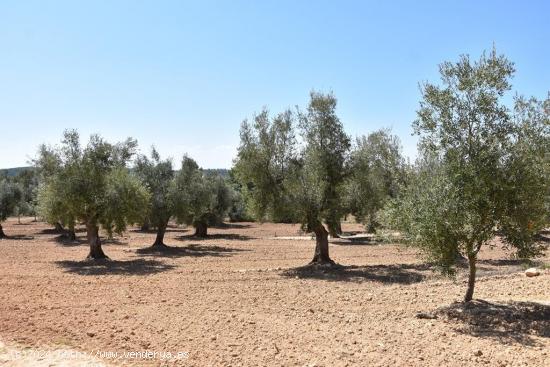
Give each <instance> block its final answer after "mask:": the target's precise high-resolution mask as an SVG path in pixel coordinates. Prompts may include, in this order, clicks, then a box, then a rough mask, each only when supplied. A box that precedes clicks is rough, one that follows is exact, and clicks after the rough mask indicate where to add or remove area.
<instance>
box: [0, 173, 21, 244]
mask: <svg viewBox="0 0 550 367" xmlns="http://www.w3.org/2000/svg"><path fill="white" fill-rule="evenodd" d="M21 197H22V192H21V189H20V188H19V187H18V186H17V185H16V184H14V183H12V182H10V181H9V180H8V179H7V178H3V179H1V180H0V239H3V238H6V237H7V236H6V234H5V233H4V229H3V228H2V222H3V221H5V220H6V219H7V218H8V217H9V216H10V215H12V214H14V212H15V208H16V206H17V204H18V203H19V202H20V201H21Z"/></svg>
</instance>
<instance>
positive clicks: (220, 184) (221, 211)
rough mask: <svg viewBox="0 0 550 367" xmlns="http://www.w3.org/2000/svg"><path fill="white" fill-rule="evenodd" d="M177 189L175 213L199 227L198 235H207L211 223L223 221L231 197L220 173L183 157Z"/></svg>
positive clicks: (174, 195)
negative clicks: (207, 171)
mask: <svg viewBox="0 0 550 367" xmlns="http://www.w3.org/2000/svg"><path fill="white" fill-rule="evenodd" d="M172 190H173V194H172V195H173V197H174V199H173V200H174V215H175V217H176V218H177V220H178V221H179V222H181V223H185V224H187V225H192V226H193V227H195V236H197V237H206V236H207V235H208V226H209V225H215V224H219V223H221V222H222V221H223V218H224V217H225V215H226V213H227V210H228V209H229V206H230V205H231V197H230V195H229V189H228V187H227V186H226V184H225V181H224V179H223V178H222V177H220V176H219V175H215V174H213V175H206V174H205V173H204V171H203V170H202V169H200V168H199V166H198V165H197V163H196V162H195V161H194V160H193V159H192V158H189V157H187V156H184V157H183V160H182V164H181V170H180V171H179V172H178V173H177V175H176V178H175V182H174V186H173V188H172Z"/></svg>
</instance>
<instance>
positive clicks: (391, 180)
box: [346, 129, 406, 233]
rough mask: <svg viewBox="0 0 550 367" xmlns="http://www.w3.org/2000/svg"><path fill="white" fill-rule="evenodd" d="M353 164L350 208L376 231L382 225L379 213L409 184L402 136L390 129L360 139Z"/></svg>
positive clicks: (367, 226) (354, 153)
mask: <svg viewBox="0 0 550 367" xmlns="http://www.w3.org/2000/svg"><path fill="white" fill-rule="evenodd" d="M350 166H351V170H350V171H351V172H350V175H349V179H348V181H347V184H346V191H347V192H346V195H347V203H348V207H349V210H350V212H351V214H353V216H354V217H355V219H356V220H357V221H358V222H361V223H363V224H365V226H366V228H367V231H368V232H371V233H372V232H374V231H375V230H376V228H377V227H378V226H379V223H378V218H377V216H378V212H379V211H380V210H381V209H382V208H383V207H384V205H385V203H386V201H387V200H388V199H390V198H395V197H396V196H397V193H398V191H399V187H401V186H402V185H403V184H404V183H405V177H406V165H405V160H404V158H403V156H402V153H401V143H400V141H399V138H398V137H397V136H396V135H392V134H391V132H390V130H387V129H382V130H378V131H375V132H373V133H371V134H369V135H368V136H361V137H360V138H357V142H356V146H355V148H354V150H353V151H352V154H351V164H350Z"/></svg>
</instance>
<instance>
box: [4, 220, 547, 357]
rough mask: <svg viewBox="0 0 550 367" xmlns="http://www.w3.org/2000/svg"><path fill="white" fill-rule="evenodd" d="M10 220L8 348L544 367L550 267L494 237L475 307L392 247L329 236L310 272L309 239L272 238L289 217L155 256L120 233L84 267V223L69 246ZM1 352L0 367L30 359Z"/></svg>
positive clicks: (184, 240) (142, 239) (185, 234)
mask: <svg viewBox="0 0 550 367" xmlns="http://www.w3.org/2000/svg"><path fill="white" fill-rule="evenodd" d="M16 222H17V220H16V219H10V220H9V221H8V222H7V223H4V225H3V226H4V230H5V232H6V234H8V235H11V236H12V238H10V239H7V240H1V241H0V339H1V340H3V342H4V343H5V345H6V346H8V347H9V348H12V349H13V348H16V349H17V348H25V347H31V348H32V349H33V350H44V349H48V348H49V350H60V349H61V350H65V349H66V350H71V351H80V352H92V351H102V352H117V353H124V352H126V353H128V352H132V351H134V352H139V351H152V352H157V353H160V352H163V353H167V352H170V353H177V352H182V353H183V352H184V353H187V354H186V356H187V357H186V358H181V359H174V358H172V359H169V358H164V359H161V358H160V356H157V357H156V358H139V356H137V357H135V358H131V357H129V356H126V357H120V358H108V356H104V357H102V358H101V357H100V358H99V359H100V361H101V363H104V364H106V365H133V366H142V365H152V366H161V365H185V366H239V365H240V366H267V365H279V366H312V365H315V366H414V365H422V366H461V367H463V366H481V365H483V366H525V365H527V366H547V365H548V360H549V358H550V356H549V350H550V337H549V336H548V333H547V331H548V306H547V304H545V302H550V293H549V291H548V290H549V289H550V272H549V270H548V269H546V270H543V272H542V274H541V275H540V276H538V277H534V278H527V277H525V275H524V274H523V270H524V269H525V266H526V265H525V264H523V263H522V262H521V261H517V260H510V254H509V253H508V252H507V251H505V250H502V249H500V248H499V247H498V246H496V247H495V248H493V249H490V248H486V249H484V250H483V251H482V253H481V261H480V263H479V276H480V277H479V281H478V283H477V287H476V294H475V298H477V299H478V300H477V301H476V302H474V303H472V304H471V305H470V306H468V307H466V306H464V305H462V304H455V303H454V302H455V301H459V300H461V299H462V296H463V293H464V292H465V288H466V285H465V278H464V277H463V275H462V274H461V275H459V277H458V278H457V280H456V281H452V280H449V279H446V278H443V277H441V276H439V275H438V274H437V273H434V272H433V271H432V269H431V267H430V265H429V264H426V263H425V262H424V261H423V260H422V259H421V258H419V257H417V253H416V251H415V250H413V249H410V248H406V247H403V246H400V245H394V244H382V243H376V242H372V241H365V242H357V241H355V242H354V241H349V240H345V239H334V240H333V241H332V243H331V248H330V251H331V256H332V258H333V259H334V260H335V261H336V262H337V263H338V264H340V266H338V267H336V268H334V269H332V268H330V269H328V268H327V269H324V268H311V267H307V266H305V265H306V264H307V263H308V262H309V261H310V260H311V258H312V256H313V248H314V241H313V240H292V239H285V240H281V239H274V237H282V236H286V237H302V236H303V234H302V233H300V232H299V226H298V225H288V224H271V223H265V224H256V223H236V224H228V225H225V226H223V227H220V228H212V229H209V233H211V234H212V236H210V237H209V238H207V239H197V238H194V237H193V236H191V234H192V233H193V232H192V231H189V230H187V229H185V228H180V227H177V226H173V227H171V228H170V231H168V232H167V234H166V238H165V242H166V244H167V245H169V246H171V248H170V249H169V250H168V251H149V250H143V249H146V248H147V247H148V246H150V245H151V244H152V243H153V242H154V237H155V234H154V233H151V232H141V231H139V229H138V228H131V229H130V230H129V231H128V232H127V233H126V234H125V235H124V236H122V237H116V238H115V239H114V240H113V241H107V242H106V243H105V245H104V251H105V252H106V254H107V255H108V256H109V257H110V258H111V260H110V261H104V262H99V263H93V262H86V261H83V260H84V258H85V257H86V255H87V251H88V249H87V247H86V244H85V243H84V241H82V240H83V239H84V236H85V234H84V233H83V232H77V235H78V238H77V241H74V242H66V241H64V240H62V239H59V238H57V237H58V235H57V234H55V233H53V232H51V231H50V228H49V226H47V225H46V224H44V223H33V222H31V218H25V219H23V222H24V223H25V224H26V225H16V224H15V223H16ZM344 230H345V231H347V232H353V231H356V232H357V231H360V230H361V227H360V226H358V225H356V224H350V223H345V224H344ZM541 261H542V262H543V263H549V262H550V258H549V256H548V255H547V256H546V257H545V258H543V259H541ZM479 300H485V301H479ZM419 312H424V313H427V314H430V315H436V316H437V318H418V317H417V314H418V313H419ZM6 348H7V347H6ZM6 355H9V354H7V353H4V354H0V356H1V357H2V358H4V359H0V361H2V362H1V363H3V364H5V365H7V366H11V365H13V366H20V365H25V364H26V365H34V364H33V361H32V360H31V361H29V360H27V361H26V362H22V361H21V360H14V359H11V360H8V359H6V358H5V356H6ZM142 357H144V356H142ZM164 357H166V354H164ZM35 362H36V361H35ZM18 363H19V364H18ZM21 363H24V364H21ZM63 363H64V364H63ZM79 363H80V362H78V361H73V360H70V359H66V360H55V361H52V363H51V364H52V365H67V366H70V365H79ZM82 363H92V362H90V360H85V361H84V362H82Z"/></svg>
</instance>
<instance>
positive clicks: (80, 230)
mask: <svg viewBox="0 0 550 367" xmlns="http://www.w3.org/2000/svg"><path fill="white" fill-rule="evenodd" d="M74 232H75V233H84V232H86V228H75V230H74ZM37 233H38V234H62V233H60V232H59V231H58V230H57V229H55V228H44V229H41V230H40V231H38V232H37Z"/></svg>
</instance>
